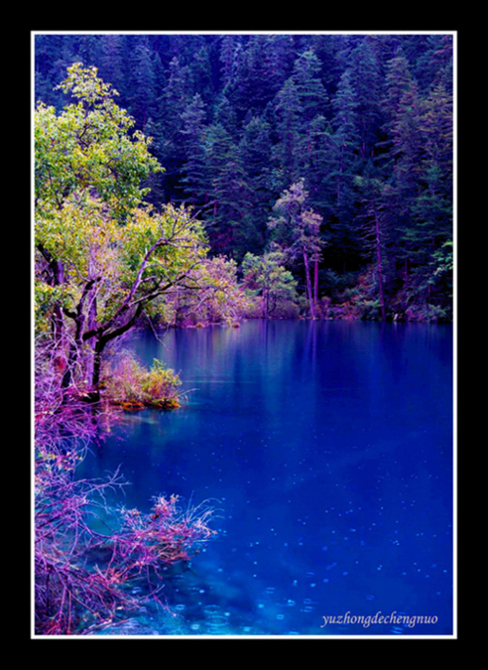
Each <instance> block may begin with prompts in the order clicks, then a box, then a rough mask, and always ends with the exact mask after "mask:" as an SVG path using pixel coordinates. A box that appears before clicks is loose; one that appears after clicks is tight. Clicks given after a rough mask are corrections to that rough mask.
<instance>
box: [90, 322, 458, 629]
mask: <svg viewBox="0 0 488 670" xmlns="http://www.w3.org/2000/svg"><path fill="white" fill-rule="evenodd" d="M127 345H128V346H130V348H131V349H132V350H133V351H135V352H136V354H137V355H138V356H139V358H140V359H141V360H142V361H143V362H145V363H146V364H148V365H149V364H151V363H152V360H153V359H154V358H159V359H161V360H162V361H163V362H164V363H165V364H166V365H167V366H169V367H171V368H173V369H174V370H175V371H176V372H177V373H179V374H180V376H181V378H182V380H183V388H184V389H188V390H191V392H190V393H189V396H188V399H187V402H186V404H184V406H183V407H182V408H181V409H179V410H176V411H167V412H157V411H152V410H147V411H146V410H145V411H142V412H138V413H131V414H127V415H126V419H125V420H124V422H123V424H122V425H121V426H119V427H117V428H116V429H115V430H114V434H113V436H112V437H111V438H110V439H109V440H108V441H107V442H106V443H105V444H104V445H103V447H102V448H101V449H98V450H96V449H95V450H94V451H93V455H91V456H89V457H88V458H87V461H86V463H85V466H84V467H85V468H87V469H88V470H89V472H90V474H92V475H99V474H101V473H103V472H105V471H113V470H115V468H116V467H117V466H119V465H120V466H121V469H122V472H123V474H124V475H125V477H126V478H127V479H128V480H129V481H130V482H131V486H130V487H129V488H128V489H127V492H126V498H125V499H123V500H122V502H123V504H125V505H129V506H134V507H139V508H140V509H141V510H144V511H147V510H148V509H149V508H150V506H151V500H152V497H153V496H155V495H157V494H159V493H166V494H168V495H169V494H171V493H175V494H178V495H179V496H181V499H182V500H184V501H188V502H189V501H193V502H194V503H195V504H198V503H200V502H202V501H204V500H208V499H212V501H213V502H214V504H215V505H216V507H218V509H219V510H220V515H219V516H218V517H217V518H216V519H215V521H214V523H213V527H214V528H215V529H217V530H218V531H219V533H218V536H217V539H215V540H213V541H212V542H211V543H209V544H208V545H207V546H206V549H205V551H203V552H202V553H200V554H199V555H198V556H197V557H196V558H195V559H194V560H193V561H192V564H191V568H190V569H188V570H186V571H183V572H181V573H179V574H176V575H173V577H172V578H171V580H169V582H168V587H167V588H168V602H169V604H170V605H171V607H172V608H173V612H174V613H175V614H177V616H176V617H175V618H171V617H168V616H167V615H166V614H164V613H161V614H157V613H154V612H147V613H146V614H144V613H143V614H142V615H141V617H140V619H139V622H138V625H139V626H140V627H139V628H137V626H136V627H135V628H133V629H131V632H137V631H138V630H141V631H143V632H148V631H150V632H152V633H153V634H154V633H159V634H165V635H167V634H169V635H198V636H200V635H212V636H213V635H239V636H242V635H248V636H255V635H265V636H274V635H279V636H281V635H286V636H288V635H307V636H323V635H340V636H347V635H362V636H363V635H428V636H432V635H434V636H436V635H451V634H452V633H453V606H452V603H453V404H452V393H453V384H452V374H453V369H452V367H453V366H452V328H451V327H450V326H447V325H425V324H378V323H364V322H352V323H349V322H315V323H310V322H303V321H260V320H258V321H251V322H248V323H244V324H242V326H241V327H240V328H228V327H211V328H206V329H198V330H196V329H185V330H183V329H182V330H169V331H166V332H164V333H162V334H161V340H159V341H158V339H156V338H155V337H154V335H153V334H151V333H149V332H139V333H136V334H135V335H133V336H132V337H131V339H130V340H128V341H127ZM375 615H376V623H371V624H370V625H369V626H368V625H367V623H368V621H369V622H371V618H372V617H375ZM380 616H384V617H385V619H383V620H380V619H379V617H380ZM329 617H336V618H337V619H336V621H335V622H333V621H330V620H329V619H328V618H329ZM339 617H342V619H339ZM360 617H363V619H360ZM368 617H369V619H368ZM415 617H429V623H423V624H422V623H419V620H418V619H416V618H415ZM326 621H327V623H326Z"/></svg>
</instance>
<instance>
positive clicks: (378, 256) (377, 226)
mask: <svg viewBox="0 0 488 670" xmlns="http://www.w3.org/2000/svg"><path fill="white" fill-rule="evenodd" d="M374 220H375V233H376V267H377V272H378V288H379V291H380V304H381V318H382V319H383V321H384V320H385V294H384V290H383V265H382V260H381V239H380V222H379V219H378V213H377V211H376V208H375V210H374Z"/></svg>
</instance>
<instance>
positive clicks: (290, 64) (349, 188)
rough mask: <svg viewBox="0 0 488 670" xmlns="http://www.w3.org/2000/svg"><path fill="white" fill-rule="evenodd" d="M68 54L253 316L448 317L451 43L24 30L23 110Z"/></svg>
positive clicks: (419, 38) (48, 94)
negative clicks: (31, 85)
mask: <svg viewBox="0 0 488 670" xmlns="http://www.w3.org/2000/svg"><path fill="white" fill-rule="evenodd" d="M75 62H81V63H83V64H84V66H86V67H90V66H95V67H96V68H97V69H98V74H99V76H100V78H101V79H102V80H103V81H105V82H107V83H110V84H111V85H112V86H113V87H114V88H115V89H116V90H117V91H118V93H119V97H118V98H117V104H118V105H119V106H120V107H121V108H123V109H126V110H127V111H128V112H129V114H130V115H132V116H133V117H134V119H135V126H134V128H135V129H137V130H139V131H142V133H144V135H146V136H150V137H152V138H153V142H152V144H151V147H150V149H151V152H152V154H153V155H154V156H155V157H156V158H157V159H158V161H159V163H160V164H161V165H162V166H163V168H164V171H163V172H156V173H154V174H151V176H150V178H149V180H148V183H147V186H148V187H150V189H151V191H150V193H149V195H148V199H149V200H150V202H152V203H153V204H155V205H160V204H162V203H172V204H173V205H175V206H179V205H180V204H182V203H183V204H185V205H186V206H190V207H191V208H192V210H193V214H194V216H195V217H196V218H197V219H199V220H200V221H201V222H202V224H203V227H204V229H205V231H206V235H207V238H208V241H209V244H210V255H211V257H212V258H215V259H216V263H217V262H221V263H224V262H226V261H232V262H233V264H232V268H235V269H236V273H237V275H236V276H237V280H238V281H239V282H240V283H241V284H242V286H244V287H245V288H247V289H249V290H250V291H254V293H255V294H256V295H259V296H260V298H261V299H262V300H263V304H264V303H266V308H264V307H263V311H262V314H263V315H265V316H268V315H276V316H279V315H281V316H283V315H284V316H286V315H290V314H293V315H301V316H307V317H310V316H311V317H313V318H363V319H404V320H441V321H445V320H450V319H451V318H452V307H451V302H452V291H453V288H452V269H453V268H452V259H453V36H452V35H450V34H435V35H428V34H416V35H393V34H392V35H386V34H384V35H383V34H381V35H361V34H358V35H342V34H339V33H338V34H328V35H326V34H324V35H321V34H303V35H300V34H291V35H285V34H269V35H268V34H254V35H241V34H228V35H214V34H202V35H189V34H187V35H176V34H148V35H136V34H120V35H117V34H106V35H103V34H100V35H97V34H94V35H81V34H73V35H54V34H46V35H37V36H36V37H35V102H37V101H42V102H44V103H45V104H46V105H52V106H54V107H55V108H56V110H58V111H59V110H61V109H62V108H63V106H64V105H65V104H66V96H65V95H63V92H62V90H60V89H59V88H58V89H56V86H58V85H59V84H60V82H62V81H63V80H64V79H65V77H66V70H67V68H68V67H70V66H71V65H72V64H73V63H75ZM221 257H225V259H226V261H224V259H223V258H221ZM218 259H220V260H218ZM213 267H217V266H216V265H215V266H213ZM295 289H296V291H295ZM286 304H288V307H287V308H286ZM291 304H293V309H291V308H290V305H291Z"/></svg>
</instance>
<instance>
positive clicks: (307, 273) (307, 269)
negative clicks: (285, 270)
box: [303, 251, 315, 319]
mask: <svg viewBox="0 0 488 670" xmlns="http://www.w3.org/2000/svg"><path fill="white" fill-rule="evenodd" d="M303 262H304V263H305V276H306V280H307V295H308V302H309V304H310V316H311V317H312V319H315V307H314V304H313V295H312V281H311V278H310V267H309V263H308V256H307V252H306V251H304V252H303Z"/></svg>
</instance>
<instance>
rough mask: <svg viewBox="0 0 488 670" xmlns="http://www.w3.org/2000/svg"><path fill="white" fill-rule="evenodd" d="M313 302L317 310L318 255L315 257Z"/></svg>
mask: <svg viewBox="0 0 488 670" xmlns="http://www.w3.org/2000/svg"><path fill="white" fill-rule="evenodd" d="M313 301H314V304H315V309H317V306H318V304H319V257H318V254H316V255H315V263H314V284H313Z"/></svg>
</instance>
